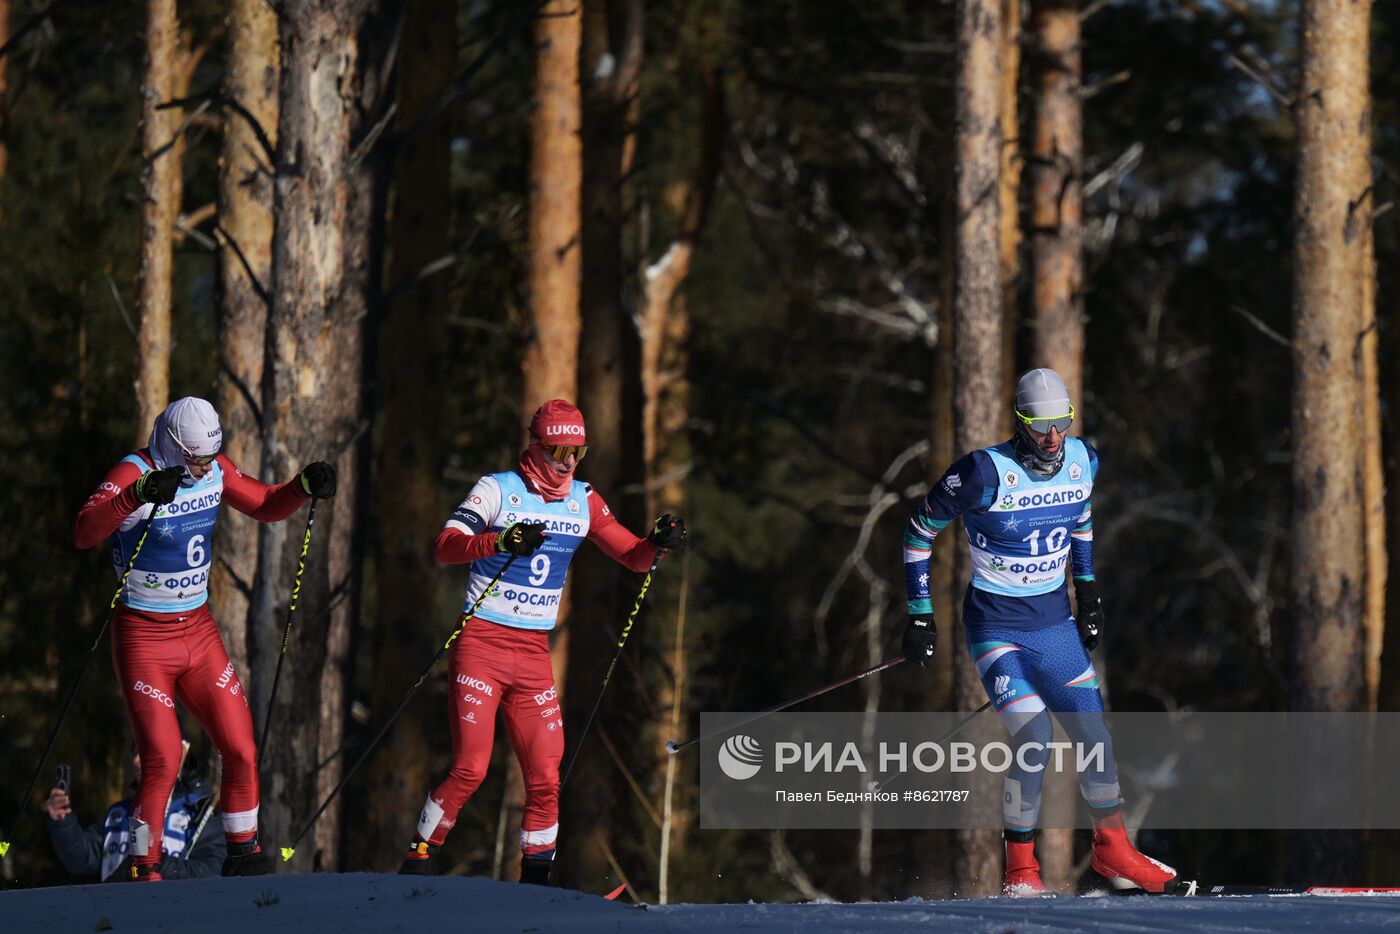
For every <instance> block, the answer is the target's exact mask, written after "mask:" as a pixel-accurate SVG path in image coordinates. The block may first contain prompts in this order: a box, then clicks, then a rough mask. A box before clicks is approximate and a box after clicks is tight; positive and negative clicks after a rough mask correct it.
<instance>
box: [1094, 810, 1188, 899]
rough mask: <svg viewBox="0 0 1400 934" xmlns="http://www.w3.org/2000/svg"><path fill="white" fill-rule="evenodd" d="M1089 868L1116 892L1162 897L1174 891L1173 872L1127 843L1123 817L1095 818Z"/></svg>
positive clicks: (1175, 876)
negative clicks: (1135, 892)
mask: <svg viewBox="0 0 1400 934" xmlns="http://www.w3.org/2000/svg"><path fill="white" fill-rule="evenodd" d="M1089 865H1090V866H1092V867H1093V869H1094V872H1097V873H1098V874H1099V875H1101V876H1103V877H1104V878H1105V879H1107V880H1108V881H1109V882H1110V883H1111V884H1112V885H1113V887H1114V888H1116V889H1132V888H1138V889H1142V890H1143V891H1144V892H1152V893H1154V894H1161V893H1164V892H1168V893H1169V892H1173V891H1175V890H1176V887H1177V885H1178V884H1179V880H1178V879H1177V875H1176V870H1175V869H1173V868H1172V867H1170V866H1168V865H1166V864H1165V863H1159V862H1157V860H1155V859H1153V858H1152V857H1150V856H1144V855H1142V854H1141V853H1139V852H1138V850H1137V847H1135V846H1133V844H1132V842H1131V841H1129V840H1128V832H1127V830H1126V829H1125V828H1124V827H1123V815H1122V814H1120V813H1118V812H1116V811H1115V812H1114V813H1113V814H1112V815H1111V816H1109V817H1103V818H1099V817H1095V818H1094V845H1093V850H1092V852H1091V854H1090V859H1089Z"/></svg>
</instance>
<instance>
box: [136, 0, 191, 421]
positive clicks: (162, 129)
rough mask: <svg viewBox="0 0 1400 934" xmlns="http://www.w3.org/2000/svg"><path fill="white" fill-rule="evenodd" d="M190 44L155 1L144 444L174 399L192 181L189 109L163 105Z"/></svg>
mask: <svg viewBox="0 0 1400 934" xmlns="http://www.w3.org/2000/svg"><path fill="white" fill-rule="evenodd" d="M182 65H183V45H182V43H181V41H180V22H179V20H178V19H177V18H176V14H175V0H147V3H146V75H145V79H144V80H143V81H142V84H141V162H142V169H141V197H142V202H141V291H140V297H139V299H138V305H137V309H138V312H139V314H140V329H139V331H138V333H137V342H136V360H137V375H136V408H137V413H136V443H137V444H138V445H140V446H143V447H144V446H145V444H146V441H147V439H148V438H149V437H150V433H151V424H152V423H153V422H154V421H155V418H156V416H157V415H159V414H160V413H161V410H162V409H164V408H165V407H166V405H167V404H169V402H170V295H171V276H172V274H173V272H174V268H173V267H174V236H175V221H176V219H177V218H178V217H179V216H180V201H181V199H182V197H183V194H184V186H183V184H182V182H181V178H180V169H181V162H182V160H183V159H184V152H185V145H184V141H183V139H180V140H176V139H175V134H176V131H178V130H179V128H180V122H181V120H182V119H183V113H184V111H183V110H181V109H180V108H178V107H175V108H170V109H168V110H157V109H156V108H157V107H158V106H159V105H161V104H164V103H165V102H167V101H170V100H173V99H175V98H178V97H184V96H185V91H186V89H187V88H188V78H187V77H182V76H183V71H184V70H183V68H182Z"/></svg>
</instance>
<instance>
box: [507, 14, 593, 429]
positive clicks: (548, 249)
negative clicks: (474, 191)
mask: <svg viewBox="0 0 1400 934" xmlns="http://www.w3.org/2000/svg"><path fill="white" fill-rule="evenodd" d="M581 32H582V15H581V13H580V10H579V4H578V3H577V2H574V0H549V2H548V3H546V4H545V5H544V6H543V8H542V9H541V10H540V13H539V20H538V23H537V25H536V29H535V44H536V54H537V59H536V64H535V109H534V111H533V112H532V113H531V114H530V234H529V238H530V245H529V249H530V272H529V278H530V284H529V289H530V318H531V322H532V324H533V333H532V334H531V336H530V341H529V343H528V344H527V346H526V348H525V355H524V359H523V360H522V362H521V369H522V370H523V371H524V376H525V397H524V400H523V402H522V404H521V411H522V413H523V414H524V418H525V420H526V421H528V420H529V418H530V416H531V415H532V414H534V411H535V409H537V408H539V406H540V404H541V403H543V402H546V401H548V400H549V399H556V398H558V399H569V400H573V399H576V398H577V393H578V346H579V344H578V342H579V274H580V269H581V256H580V253H581V251H580V249H579V210H580V208H579V190H580V187H581V184H582V171H583V168H582V161H583V154H582V143H581V140H580V119H581V118H580V103H579V93H580V92H579V76H578V62H579V41H580V36H581ZM587 415H588V413H586V412H585V413H584V416H585V418H586V417H587Z"/></svg>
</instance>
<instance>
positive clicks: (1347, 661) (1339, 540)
mask: <svg viewBox="0 0 1400 934" xmlns="http://www.w3.org/2000/svg"><path fill="white" fill-rule="evenodd" d="M1370 13H1371V4H1370V2H1369V0H1304V2H1303V4H1302V8H1301V12H1300V31H1301V36H1302V42H1301V46H1302V79H1301V81H1300V85H1299V95H1298V107H1297V111H1296V114H1297V131H1298V175H1297V182H1296V185H1297V190H1296V192H1295V200H1294V213H1293V219H1294V244H1293V289H1294V297H1293V302H1294V307H1293V378H1294V379H1293V413H1292V425H1291V428H1292V448H1293V450H1292V453H1293V471H1292V473H1293V515H1292V530H1291V535H1290V540H1291V542H1292V545H1293V547H1292V565H1293V574H1292V593H1291V597H1292V610H1293V619H1294V636H1293V659H1292V661H1293V685H1292V688H1293V689H1292V697H1291V698H1290V701H1291V706H1292V707H1293V709H1295V710H1331V711H1344V710H1361V709H1363V707H1364V705H1365V704H1366V699H1367V698H1366V681H1365V664H1364V645H1365V641H1366V640H1365V631H1364V628H1365V627H1364V622H1365V614H1366V591H1367V580H1366V574H1367V570H1368V563H1367V557H1368V556H1367V554H1366V544H1367V542H1366V530H1367V509H1366V503H1365V502H1364V500H1363V497H1364V495H1365V490H1366V485H1365V449H1366V425H1365V420H1364V418H1363V414H1362V413H1363V411H1364V408H1365V406H1364V403H1363V400H1362V393H1363V391H1364V388H1365V376H1366V374H1365V369H1366V368H1365V365H1364V363H1363V359H1362V353H1361V352H1360V351H1361V350H1362V349H1363V348H1364V347H1365V342H1364V341H1363V339H1362V337H1363V335H1362V332H1363V328H1364V326H1365V324H1366V320H1365V315H1364V311H1363V309H1364V307H1365V303H1366V296H1367V287H1366V285H1365V280H1366V277H1367V275H1368V274H1369V268H1368V263H1367V261H1366V245H1367V242H1368V239H1369V238H1368V230H1369V228H1370V224H1371V210H1372V200H1371V196H1370V191H1371V175H1370V168H1369V159H1370V154H1371V119H1370V114H1371V111H1370V92H1369V78H1368V54H1369V46H1370V34H1369V27H1370ZM1317 754H1318V756H1319V758H1320V759H1324V760H1325V759H1326V758H1327V757H1328V756H1329V755H1332V752H1331V751H1329V750H1326V749H1320V750H1317ZM1318 793H1320V794H1321V793H1325V789H1319V790H1318ZM1302 806H1306V802H1303V803H1302ZM1358 843H1359V841H1358V840H1357V836H1356V834H1354V833H1347V832H1342V831H1331V832H1315V833H1312V834H1308V835H1306V838H1305V839H1302V840H1295V841H1294V845H1293V846H1291V847H1290V854H1291V855H1290V862H1291V863H1292V864H1293V865H1292V866H1291V867H1290V868H1291V869H1292V870H1293V871H1294V872H1295V873H1296V874H1297V876H1298V877H1299V878H1307V879H1308V880H1309V881H1316V882H1319V883H1324V884H1325V883H1329V882H1332V881H1340V880H1342V879H1346V878H1356V874H1357V872H1358V871H1359V868H1360V861H1359V859H1358V852H1359V848H1358Z"/></svg>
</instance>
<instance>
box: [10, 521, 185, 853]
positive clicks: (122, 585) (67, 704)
mask: <svg viewBox="0 0 1400 934" xmlns="http://www.w3.org/2000/svg"><path fill="white" fill-rule="evenodd" d="M160 509H161V507H160V506H156V507H155V508H154V509H152V510H151V517H150V518H149V519H147V520H146V527H145V528H144V529H142V530H141V537H140V538H138V539H137V540H136V547H135V548H134V549H132V552H131V558H130V559H128V560H127V562H126V569H125V570H123V571H122V576H121V580H120V581H118V582H117V592H116V593H114V594H112V603H111V605H109V606H108V607H107V618H106V619H105V620H103V621H102V628H101V629H99V630H98V631H97V638H96V639H93V640H92V648H90V649H88V653H87V655H86V656H84V657H83V666H82V667H81V668H79V669H78V677H77V678H76V679H75V680H74V681H73V687H72V689H71V690H70V691H69V692H68V699H67V700H66V701H64V702H63V710H61V711H60V712H59V714H58V722H57V723H55V724H54V725H53V732H51V733H49V741H48V742H47V743H45V744H44V752H43V755H41V756H39V764H38V765H36V766H34V774H33V775H32V776H30V778H29V787H28V788H26V789H25V790H24V795H23V797H21V798H20V799H19V813H18V814H16V815H15V819H14V823H12V824H10V832H9V833H8V834H6V835H5V839H4V840H0V859H3V858H4V857H5V854H7V853H9V852H10V843H11V841H13V840H14V838H15V834H16V833H18V832H19V825H20V823H21V822H22V821H23V820H24V814H25V812H26V811H28V810H29V809H28V808H27V807H25V805H26V804H28V803H29V796H30V795H32V794H34V786H35V784H36V783H38V781H39V773H40V772H42V771H43V770H44V763H45V762H47V761H49V753H51V752H53V744H54V743H55V742H56V741H57V740H58V731H59V729H60V728H62V726H63V721H64V719H65V718H67V716H68V710H69V708H71V707H72V706H73V699H74V698H76V697H77V696H78V688H79V687H81V686H82V683H83V676H84V675H86V674H87V668H88V663H89V662H91V661H92V657H93V655H95V654H97V647H98V646H99V645H101V644H102V637H103V636H105V635H106V634H107V627H108V626H110V625H112V617H113V616H114V615H116V612H117V601H119V600H120V599H121V596H122V591H124V590H125V589H126V579H127V578H128V577H130V576H131V569H132V568H133V567H135V565H136V556H137V555H139V554H141V546H142V545H144V544H146V536H147V535H149V534H151V526H152V525H153V524H155V521H156V518H157V517H158V516H159V515H160Z"/></svg>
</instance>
